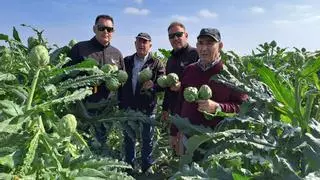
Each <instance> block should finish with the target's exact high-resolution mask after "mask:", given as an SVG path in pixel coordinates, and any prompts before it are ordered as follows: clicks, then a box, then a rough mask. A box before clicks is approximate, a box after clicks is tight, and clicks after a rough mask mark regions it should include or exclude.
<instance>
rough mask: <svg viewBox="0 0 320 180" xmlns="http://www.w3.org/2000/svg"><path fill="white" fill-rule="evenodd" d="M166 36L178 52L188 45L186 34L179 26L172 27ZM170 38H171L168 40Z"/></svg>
mask: <svg viewBox="0 0 320 180" xmlns="http://www.w3.org/2000/svg"><path fill="white" fill-rule="evenodd" d="M168 36H169V41H170V44H171V46H172V48H173V49H174V50H179V49H181V48H183V47H185V46H186V45H187V43H188V33H187V32H186V31H185V29H183V28H182V27H181V26H178V25H177V26H172V27H171V28H170V29H169V31H168ZM170 36H172V38H170Z"/></svg>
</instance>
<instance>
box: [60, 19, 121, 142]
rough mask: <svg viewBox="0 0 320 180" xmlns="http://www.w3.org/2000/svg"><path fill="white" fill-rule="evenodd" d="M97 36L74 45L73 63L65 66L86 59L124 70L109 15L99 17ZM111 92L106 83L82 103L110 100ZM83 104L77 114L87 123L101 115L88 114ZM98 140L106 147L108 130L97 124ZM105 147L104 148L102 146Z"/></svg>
mask: <svg viewBox="0 0 320 180" xmlns="http://www.w3.org/2000/svg"><path fill="white" fill-rule="evenodd" d="M93 32H94V33H95V36H94V37H93V38H91V39H90V40H88V41H82V42H79V43H77V44H76V45H74V46H73V47H72V49H71V52H70V54H69V56H70V58H71V61H70V62H68V63H67V64H66V65H65V66H71V65H75V64H77V63H80V62H82V61H83V60H84V59H85V58H93V59H95V60H96V61H97V62H98V64H99V66H102V65H104V64H115V65H117V66H118V68H119V69H124V62H123V56H122V54H121V52H120V51H119V50H118V49H117V48H115V47H113V46H112V45H111V44H110V43H111V39H112V36H113V33H114V21H113V18H112V17H111V16H109V15H98V16H97V17H96V19H95V23H94V25H93ZM109 95H110V91H109V90H108V89H107V88H106V86H105V83H102V84H101V85H99V86H95V87H93V94H92V95H90V96H87V97H86V98H85V99H84V100H83V101H82V102H83V103H84V106H85V104H86V103H90V104H92V103H99V102H100V101H101V100H103V99H105V100H106V99H108V97H109ZM82 102H77V108H76V109H78V110H77V114H78V116H81V118H82V119H84V120H86V121H91V119H92V118H93V117H94V116H97V115H99V113H100V112H99V110H98V109H89V110H88V114H86V113H85V112H84V110H83V108H80V107H83V104H82ZM94 126H95V131H96V138H97V140H98V141H99V142H100V143H101V144H102V145H104V144H105V142H106V131H107V130H106V128H105V127H104V126H103V125H102V124H99V123H95V124H94ZM102 147H104V146H102Z"/></svg>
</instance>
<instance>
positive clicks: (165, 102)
mask: <svg viewBox="0 0 320 180" xmlns="http://www.w3.org/2000/svg"><path fill="white" fill-rule="evenodd" d="M168 66H169V60H168V61H167V64H166V74H168V73H169V70H168V69H169V68H168ZM169 93H170V89H169V88H165V89H164V98H163V102H162V110H163V111H168V109H169Z"/></svg>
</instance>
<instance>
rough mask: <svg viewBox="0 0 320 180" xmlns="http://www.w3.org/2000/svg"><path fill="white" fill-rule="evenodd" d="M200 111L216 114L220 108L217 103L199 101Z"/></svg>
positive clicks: (209, 100)
mask: <svg viewBox="0 0 320 180" xmlns="http://www.w3.org/2000/svg"><path fill="white" fill-rule="evenodd" d="M197 103H198V111H200V112H203V111H205V112H207V113H215V112H216V110H217V108H218V107H219V106H220V105H219V104H218V103H217V102H215V101H213V100H211V99H208V100H198V101H197Z"/></svg>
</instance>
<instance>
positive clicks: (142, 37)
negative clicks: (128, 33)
mask: <svg viewBox="0 0 320 180" xmlns="http://www.w3.org/2000/svg"><path fill="white" fill-rule="evenodd" d="M136 38H140V39H145V40H147V41H151V39H149V38H147V37H142V36H137V37H136Z"/></svg>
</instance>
